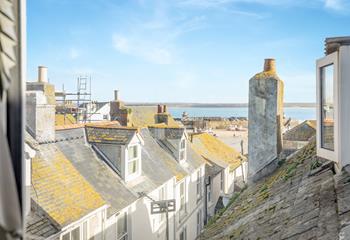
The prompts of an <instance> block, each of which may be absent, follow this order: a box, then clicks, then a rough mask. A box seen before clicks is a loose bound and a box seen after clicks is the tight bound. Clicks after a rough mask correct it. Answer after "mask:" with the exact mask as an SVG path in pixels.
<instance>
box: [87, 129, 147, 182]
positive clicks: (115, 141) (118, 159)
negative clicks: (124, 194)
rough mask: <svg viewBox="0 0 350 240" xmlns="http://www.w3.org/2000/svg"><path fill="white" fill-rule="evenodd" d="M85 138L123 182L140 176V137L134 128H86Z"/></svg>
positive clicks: (141, 141) (141, 142) (141, 143)
mask: <svg viewBox="0 0 350 240" xmlns="http://www.w3.org/2000/svg"><path fill="white" fill-rule="evenodd" d="M86 136H87V140H88V142H89V143H90V144H92V147H93V149H94V150H95V151H96V152H97V154H98V155H99V156H100V157H101V159H102V160H104V161H105V162H106V163H107V164H108V165H109V166H110V167H111V168H112V169H113V170H114V171H115V172H116V173H117V174H119V175H120V177H122V178H123V179H124V181H125V182H128V181H131V180H133V179H135V178H137V177H139V176H140V175H141V169H142V159H141V158H142V156H141V146H142V145H143V144H144V141H143V139H142V136H141V135H140V134H139V133H138V131H137V129H136V128H135V129H134V128H124V127H119V126H118V127H104V126H100V125H97V126H94V125H90V126H87V127H86Z"/></svg>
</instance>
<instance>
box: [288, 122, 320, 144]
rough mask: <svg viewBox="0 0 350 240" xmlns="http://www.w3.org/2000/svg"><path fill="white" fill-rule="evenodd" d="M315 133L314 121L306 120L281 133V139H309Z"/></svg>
mask: <svg viewBox="0 0 350 240" xmlns="http://www.w3.org/2000/svg"><path fill="white" fill-rule="evenodd" d="M315 135H316V124H315V121H310V120H306V121H304V122H302V123H300V124H299V125H297V126H295V127H294V128H292V129H290V130H288V131H287V132H285V133H284V134H283V140H288V141H309V140H310V138H312V137H313V136H315Z"/></svg>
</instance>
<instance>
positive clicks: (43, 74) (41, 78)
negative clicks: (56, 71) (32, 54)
mask: <svg viewBox="0 0 350 240" xmlns="http://www.w3.org/2000/svg"><path fill="white" fill-rule="evenodd" d="M38 82H40V83H47V82H48V80H47V67H45V66H39V67H38Z"/></svg>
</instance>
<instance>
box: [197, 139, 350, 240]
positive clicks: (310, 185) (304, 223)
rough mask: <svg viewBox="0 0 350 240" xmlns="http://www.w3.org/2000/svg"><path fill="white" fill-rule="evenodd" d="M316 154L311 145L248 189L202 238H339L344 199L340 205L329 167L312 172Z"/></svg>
mask: <svg viewBox="0 0 350 240" xmlns="http://www.w3.org/2000/svg"><path fill="white" fill-rule="evenodd" d="M315 155H316V147H315V141H313V142H311V143H309V144H308V145H307V146H305V147H304V148H303V149H301V150H300V151H298V152H297V153H296V154H295V155H293V157H291V158H289V159H288V160H287V161H286V162H285V163H284V164H282V166H281V167H280V168H279V169H278V170H277V171H275V172H274V173H273V174H272V175H270V176H269V177H267V178H265V179H262V180H261V181H259V182H258V183H256V184H251V185H249V187H248V188H247V189H246V190H244V191H243V192H241V193H240V194H237V195H236V196H235V197H234V198H233V199H232V201H231V203H232V204H231V205H229V207H228V208H227V209H226V211H225V212H224V213H223V215H222V216H221V217H219V218H218V219H217V220H216V221H214V222H213V223H212V224H209V225H208V226H207V227H206V229H205V231H204V233H203V234H202V235H201V237H200V239H261V240H263V239H266V240H267V239H290V240H291V239H338V230H339V226H340V222H339V221H338V214H339V212H340V211H339V205H337V202H338V204H339V202H341V204H342V205H344V206H345V205H346V204H345V202H344V199H345V195H344V199H343V200H342V201H339V200H338V201H336V198H337V195H336V194H335V192H336V188H337V184H335V183H334V182H335V181H334V179H333V172H332V170H331V169H330V168H321V167H320V168H319V169H315V170H312V171H311V170H310V168H311V165H313V164H314V162H315ZM345 181H346V180H343V182H345ZM347 181H350V177H348V178H347ZM348 185H349V184H348ZM349 189H350V185H349V187H348V190H349ZM344 190H345V189H344V187H343V186H341V190H340V191H341V192H344ZM338 196H339V194H338ZM349 203H350V199H349V200H347V204H349ZM337 209H338V210H337ZM349 210H350V208H349V207H347V210H346V211H348V213H349V214H348V215H347V216H348V217H349V216H350V211H349ZM343 214H344V211H343Z"/></svg>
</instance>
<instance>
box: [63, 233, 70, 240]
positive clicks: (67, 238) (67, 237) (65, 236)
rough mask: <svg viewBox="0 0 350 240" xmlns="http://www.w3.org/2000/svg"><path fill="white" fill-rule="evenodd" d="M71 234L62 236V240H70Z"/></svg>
mask: <svg viewBox="0 0 350 240" xmlns="http://www.w3.org/2000/svg"><path fill="white" fill-rule="evenodd" d="M69 234H70V233H66V234H64V235H63V236H62V240H70V237H69Z"/></svg>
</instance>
